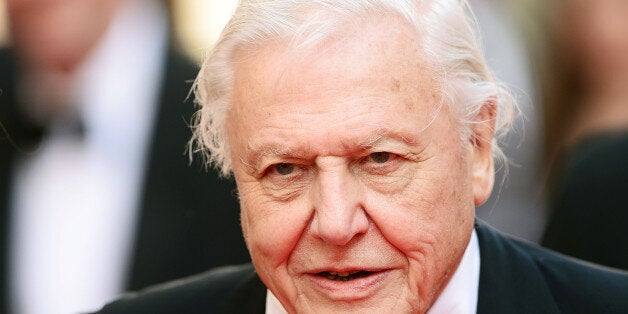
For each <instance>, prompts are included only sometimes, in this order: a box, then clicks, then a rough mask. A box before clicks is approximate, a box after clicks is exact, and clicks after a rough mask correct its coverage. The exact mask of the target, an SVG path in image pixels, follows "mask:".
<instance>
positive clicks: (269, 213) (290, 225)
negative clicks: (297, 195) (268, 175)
mask: <svg viewBox="0 0 628 314" xmlns="http://www.w3.org/2000/svg"><path fill="white" fill-rule="evenodd" d="M240 199H241V204H242V229H243V233H244V235H245V240H246V244H247V246H248V248H249V251H250V253H251V258H252V259H253V262H254V263H255V264H256V266H257V265H258V264H264V265H265V268H266V267H270V268H272V269H276V268H278V267H281V266H282V265H283V266H285V264H286V263H287V261H288V259H289V258H290V254H291V253H292V251H293V250H294V247H295V246H296V244H297V242H298V241H299V239H300V237H301V235H302V234H303V232H304V230H305V228H306V227H307V222H308V215H307V211H304V210H302V208H303V206H301V204H299V202H298V201H293V202H289V203H277V202H273V201H269V200H268V199H267V197H265V196H264V194H263V193H262V190H261V189H260V188H251V187H247V186H246V185H243V188H242V190H241V192H240Z"/></svg>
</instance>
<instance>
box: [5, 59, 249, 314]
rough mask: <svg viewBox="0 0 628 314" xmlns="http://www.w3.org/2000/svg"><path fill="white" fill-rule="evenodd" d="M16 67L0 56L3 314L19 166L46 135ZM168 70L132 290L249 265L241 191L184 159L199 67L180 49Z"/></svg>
mask: <svg viewBox="0 0 628 314" xmlns="http://www.w3.org/2000/svg"><path fill="white" fill-rule="evenodd" d="M14 61H15V60H14V58H13V57H12V56H11V52H10V51H8V50H3V51H0V89H1V90H2V92H1V93H0V124H1V125H0V244H1V245H2V246H1V248H0V313H9V312H10V311H9V309H8V308H7V302H6V297H7V293H8V291H7V289H8V282H7V279H8V278H7V271H8V270H7V266H8V265H7V258H8V255H7V253H8V252H7V248H8V244H9V239H8V230H9V226H8V220H9V215H10V213H9V212H8V211H9V209H8V202H9V195H10V188H11V182H12V180H13V179H12V175H13V165H14V163H15V160H16V159H17V158H19V157H23V155H24V154H29V153H32V152H33V151H35V150H36V147H37V141H38V140H39V138H40V137H41V135H42V133H41V132H42V131H41V129H39V128H37V127H35V126H33V125H32V123H30V122H29V121H28V119H27V118H26V117H25V115H23V114H21V112H20V108H21V107H20V106H19V105H18V103H19V102H18V100H17V99H16V96H15V94H14V87H13V84H14V83H15V73H16V72H17V68H16V62H14ZM165 62H166V64H165V74H164V76H163V77H164V79H163V82H162V84H161V89H160V97H159V99H160V100H159V105H158V114H157V121H155V127H154V130H153V132H152V136H151V137H152V140H151V144H150V151H149V153H148V155H147V156H149V160H147V164H146V168H145V169H144V171H145V174H144V185H143V188H142V197H141V205H140V209H139V219H138V225H137V226H136V236H135V240H134V241H135V250H134V252H133V256H132V257H131V266H130V267H131V269H129V275H128V276H127V278H128V283H127V287H128V289H129V290H137V289H140V288H143V287H146V286H148V285H151V284H155V283H159V282H164V281H167V280H172V279H175V278H180V277H183V276H189V275H192V274H195V273H198V272H202V271H204V270H206V269H208V268H212V267H216V266H221V265H228V264H234V263H245V262H247V261H249V260H250V259H249V256H248V252H247V250H246V246H245V245H244V241H243V239H242V233H241V230H240V224H239V206H238V202H237V199H236V197H235V184H234V183H233V181H228V180H220V179H219V178H218V177H217V175H216V174H215V173H214V172H213V171H209V172H205V171H204V170H203V168H202V167H201V165H200V163H198V162H196V163H194V164H192V165H190V164H189V158H188V156H187V155H186V154H185V145H186V143H187V141H188V140H189V139H190V136H191V131H190V128H189V127H188V125H189V122H190V118H191V116H192V114H193V112H194V110H195V109H194V106H193V104H192V103H191V101H190V100H188V101H186V98H187V96H188V92H189V90H190V87H191V80H193V79H194V77H195V76H196V74H197V73H198V67H197V66H195V65H194V64H193V63H191V62H190V61H188V59H186V58H185V57H183V56H182V55H181V54H180V53H178V52H177V51H176V50H175V49H170V50H169V51H168V53H167V59H166V60H165Z"/></svg>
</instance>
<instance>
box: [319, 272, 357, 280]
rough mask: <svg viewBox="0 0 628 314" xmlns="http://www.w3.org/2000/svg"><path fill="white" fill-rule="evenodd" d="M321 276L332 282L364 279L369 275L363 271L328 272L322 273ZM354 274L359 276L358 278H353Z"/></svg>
mask: <svg viewBox="0 0 628 314" xmlns="http://www.w3.org/2000/svg"><path fill="white" fill-rule="evenodd" d="M358 273H360V274H358ZM319 274H320V275H322V276H325V277H327V278H328V279H331V280H340V281H347V280H352V279H355V278H359V277H364V276H366V275H368V272H363V271H361V270H353V271H341V272H336V271H326V272H321V273H319ZM354 274H358V277H355V276H353V275H354Z"/></svg>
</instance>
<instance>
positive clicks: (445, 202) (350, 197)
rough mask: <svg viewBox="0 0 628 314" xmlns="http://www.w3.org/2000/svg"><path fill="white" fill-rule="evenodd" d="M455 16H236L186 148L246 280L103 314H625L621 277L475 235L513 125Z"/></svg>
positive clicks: (166, 290) (440, 5)
mask: <svg viewBox="0 0 628 314" xmlns="http://www.w3.org/2000/svg"><path fill="white" fill-rule="evenodd" d="M465 8H466V3H464V2H463V1H456V0H436V1H418V0H415V1H410V0H408V1H392V0H388V1H385V0H381V1H324V0H320V1H312V0H307V1H306V0H304V1H294V0H291V1H242V2H241V3H240V6H239V7H238V10H237V11H236V12H235V15H234V17H233V19H232V20H231V22H230V23H229V25H228V26H227V27H226V29H225V31H224V32H223V36H222V38H221V40H220V41H219V43H218V44H217V46H216V47H215V48H214V49H213V50H212V51H211V52H210V54H209V56H208V58H207V60H206V61H205V63H204V66H203V69H202V70H201V73H200V74H199V77H198V80H197V96H198V101H199V104H200V106H201V109H200V112H199V115H198V120H197V121H196V122H197V124H196V137H195V140H196V143H197V144H198V146H197V148H198V150H201V151H203V152H206V153H208V156H209V159H210V161H211V162H213V163H214V164H215V165H216V166H217V167H218V168H219V169H220V170H221V171H222V172H223V174H226V175H229V174H231V173H233V175H234V176H235V179H236V181H237V184H238V191H239V195H240V202H241V208H242V214H241V220H242V229H243V233H244V237H245V240H246V243H247V246H248V249H249V251H250V253H251V256H252V259H253V267H251V266H246V265H245V266H238V267H231V268H226V269H219V270H214V271H210V272H209V273H206V274H202V275H200V276H198V277H195V278H190V279H187V280H184V281H179V282H177V283H174V284H168V285H166V286H161V287H158V288H153V289H150V290H148V291H145V292H143V293H140V294H135V295H131V296H128V297H127V298H125V299H123V300H121V301H118V302H115V303H112V304H110V305H108V306H107V307H105V309H104V310H103V312H105V313H120V312H124V313H126V312H129V313H147V312H150V313H152V312H163V313H192V312H193V313H197V312H198V313H201V312H202V313H214V312H218V313H222V312H227V313H231V312H234V313H249V312H251V313H262V312H266V313H285V312H288V313H345V312H351V313H425V312H428V311H429V312H430V313H474V312H480V313H513V312H522V313H530V312H535V313H537V312H548V313H557V312H578V311H582V310H585V311H592V312H622V311H627V310H628V300H627V298H626V297H625V293H626V291H628V290H626V289H628V276H627V275H626V274H625V273H620V272H614V271H609V270H602V269H600V268H594V267H591V266H584V265H582V264H580V263H579V262H576V261H573V260H568V259H567V258H565V257H561V256H558V255H556V254H554V253H550V252H548V251H544V250H542V249H540V248H537V247H534V246H531V245H529V244H524V243H521V242H518V241H516V240H512V239H509V238H506V237H503V236H501V235H499V234H497V233H496V232H494V231H492V230H491V229H489V228H488V227H487V226H485V225H483V224H482V223H479V222H475V219H474V208H475V206H478V205H480V204H482V203H483V202H484V201H485V200H486V199H487V198H488V197H489V194H490V192H491V189H492V186H493V176H494V170H493V169H494V166H493V154H495V153H498V152H499V150H498V149H497V147H496V146H495V143H494V141H493V139H494V135H495V134H496V132H499V131H501V130H502V127H503V126H505V125H507V122H508V118H509V116H510V114H509V113H511V112H512V111H513V110H512V108H511V107H512V100H511V98H510V97H509V95H508V93H506V92H505V91H504V90H503V89H502V88H501V87H500V85H499V84H498V83H497V82H496V81H495V80H494V79H493V78H492V77H491V75H490V72H489V70H488V69H487V68H486V66H485V63H484V60H483V57H482V53H481V51H480V48H479V45H478V42H477V40H476V38H475V37H474V33H473V30H472V27H471V23H470V22H469V19H468V18H467V17H466V15H465Z"/></svg>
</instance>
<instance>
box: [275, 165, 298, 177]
mask: <svg viewBox="0 0 628 314" xmlns="http://www.w3.org/2000/svg"><path fill="white" fill-rule="evenodd" d="M273 167H274V168H275V171H276V172H277V173H278V174H280V175H284V176H286V175H289V174H291V173H293V172H294V164H288V163H280V164H276V165H274V166H273Z"/></svg>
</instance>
